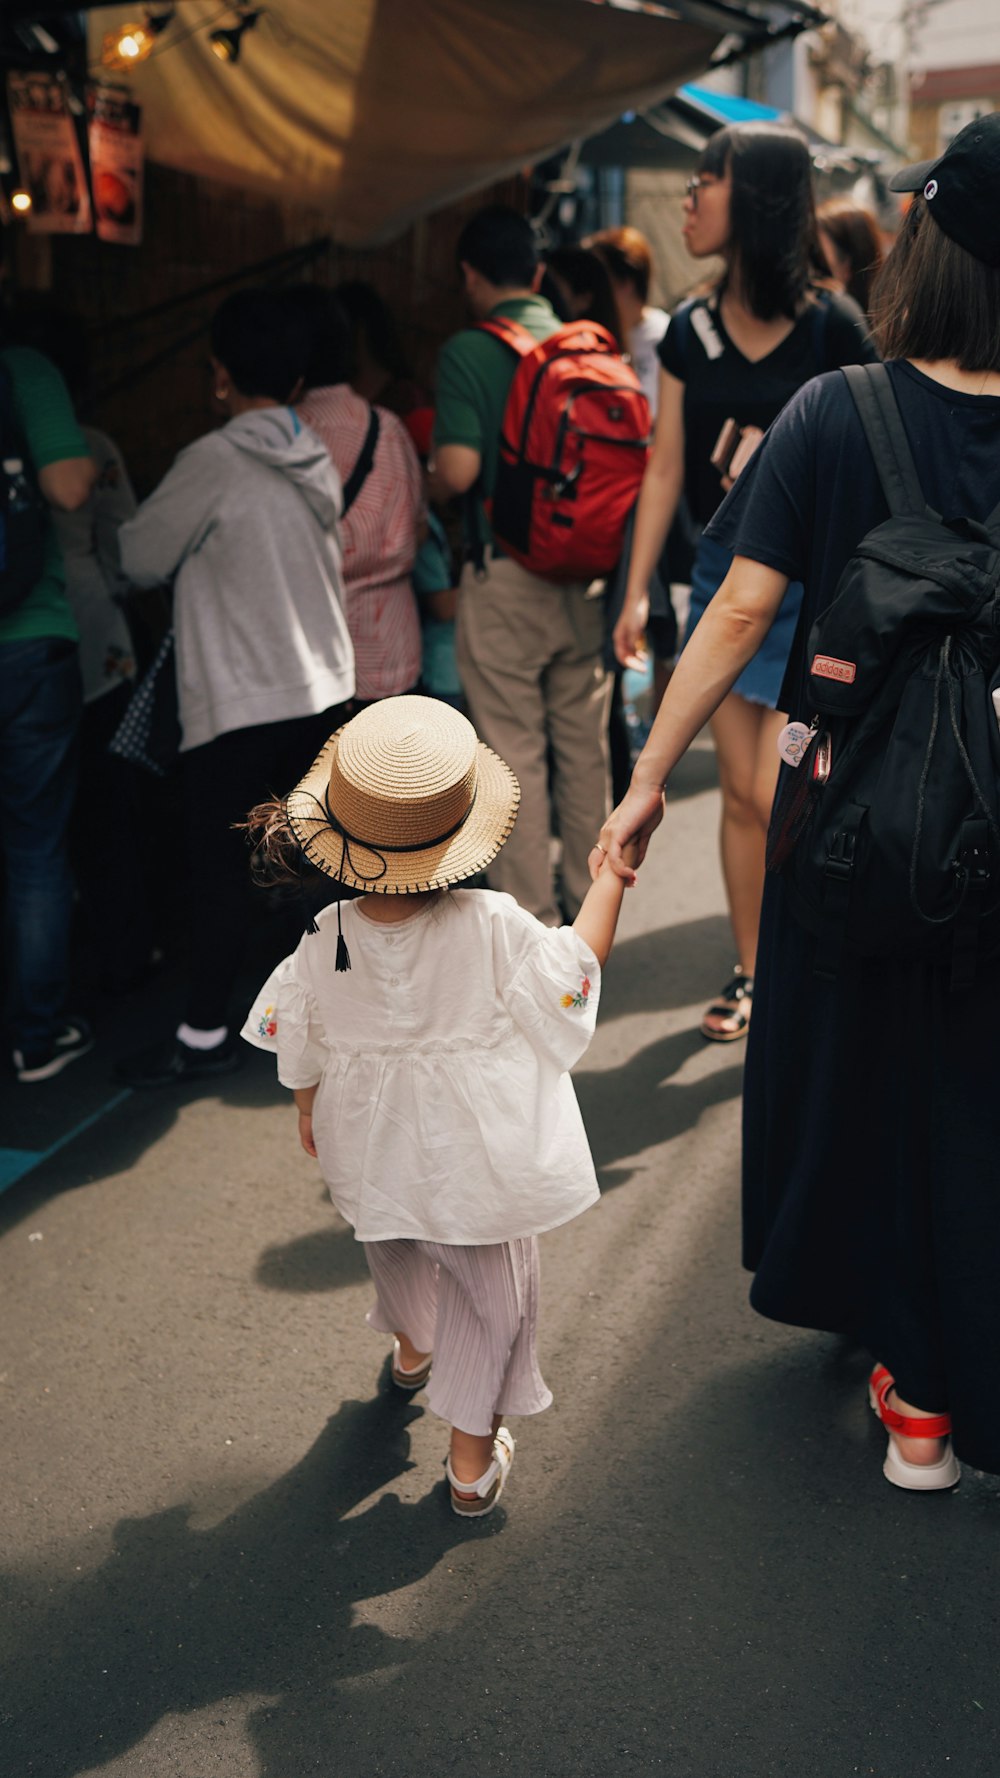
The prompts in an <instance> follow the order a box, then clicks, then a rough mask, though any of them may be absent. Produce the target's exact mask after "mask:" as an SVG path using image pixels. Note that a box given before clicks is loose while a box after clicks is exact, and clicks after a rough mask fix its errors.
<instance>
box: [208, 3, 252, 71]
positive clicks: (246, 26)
mask: <svg viewBox="0 0 1000 1778" xmlns="http://www.w3.org/2000/svg"><path fill="white" fill-rule="evenodd" d="M261 11H262V8H260V7H258V9H257V10H256V11H255V12H242V13H240V14H239V22H238V23H237V24H235V25H229V26H227V27H224V28H223V29H222V30H219V31H210V32H209V34H208V41H209V43H210V44H211V46H212V54H213V56H218V58H219V61H220V62H229V63H233V62H238V61H239V59H240V50H241V49H242V48H243V33H244V31H252V30H253V27H254V25H255V24H256V23H257V20H258V19H259V18H260V15H261Z"/></svg>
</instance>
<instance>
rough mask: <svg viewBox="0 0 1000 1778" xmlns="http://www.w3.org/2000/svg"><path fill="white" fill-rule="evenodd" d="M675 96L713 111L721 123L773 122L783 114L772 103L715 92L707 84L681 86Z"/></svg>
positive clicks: (704, 109) (702, 108) (705, 109)
mask: <svg viewBox="0 0 1000 1778" xmlns="http://www.w3.org/2000/svg"><path fill="white" fill-rule="evenodd" d="M677 97H678V98H679V99H688V100H690V102H691V104H692V105H698V106H700V108H701V110H702V111H711V112H713V113H714V114H715V116H716V117H717V118H719V120H720V121H721V122H722V123H775V122H776V121H777V119H778V118H779V117H784V115H785V113H784V112H783V111H776V110H775V109H774V106H773V105H758V104H757V102H756V100H755V99H741V98H739V97H738V96H737V95H736V94H735V93H716V92H713V91H712V89H711V88H710V87H707V86H682V87H681V88H680V90H679V91H678V94H677Z"/></svg>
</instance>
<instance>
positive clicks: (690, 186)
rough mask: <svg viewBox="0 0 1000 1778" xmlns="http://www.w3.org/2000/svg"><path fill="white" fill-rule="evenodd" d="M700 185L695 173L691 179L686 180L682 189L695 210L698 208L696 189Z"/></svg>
mask: <svg viewBox="0 0 1000 1778" xmlns="http://www.w3.org/2000/svg"><path fill="white" fill-rule="evenodd" d="M700 185H701V179H700V178H699V176H698V174H697V173H693V174H692V176H691V178H690V179H689V180H688V182H687V184H686V186H685V187H684V190H685V192H686V193H687V196H688V197H689V198H690V199H691V202H692V204H693V205H694V207H695V209H696V210H697V208H698V188H699V186H700Z"/></svg>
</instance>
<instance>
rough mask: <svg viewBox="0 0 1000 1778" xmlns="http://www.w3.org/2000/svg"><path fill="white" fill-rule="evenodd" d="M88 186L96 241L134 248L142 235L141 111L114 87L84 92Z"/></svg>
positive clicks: (101, 87) (99, 87) (96, 88)
mask: <svg viewBox="0 0 1000 1778" xmlns="http://www.w3.org/2000/svg"><path fill="white" fill-rule="evenodd" d="M87 116H88V135H87V139H88V144H89V148H90V186H91V190H92V192H93V195H94V218H95V227H96V229H97V233H98V234H99V236H100V238H101V240H102V241H118V242H119V243H121V244H123V245H124V246H128V247H136V246H138V244H139V242H140V241H141V240H142V200H143V184H142V171H143V158H142V113H141V111H140V109H139V106H138V105H133V103H132V101H131V99H130V98H129V96H128V94H127V93H126V92H123V91H122V89H121V88H120V87H110V86H95V87H91V89H90V91H89V92H88V94H87Z"/></svg>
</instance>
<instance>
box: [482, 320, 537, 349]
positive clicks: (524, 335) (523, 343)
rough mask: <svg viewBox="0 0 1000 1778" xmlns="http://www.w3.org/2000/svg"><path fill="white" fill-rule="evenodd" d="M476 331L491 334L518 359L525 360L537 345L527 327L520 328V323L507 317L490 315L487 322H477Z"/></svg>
mask: <svg viewBox="0 0 1000 1778" xmlns="http://www.w3.org/2000/svg"><path fill="white" fill-rule="evenodd" d="M476 330H477V332H479V333H491V334H492V335H493V338H494V339H495V340H499V341H500V344H501V345H502V346H507V347H508V348H509V350H510V351H511V352H516V354H517V356H518V358H527V356H528V353H529V352H533V351H534V350H535V347H536V346H537V345H538V344H539V341H538V340H536V338H535V336H534V334H533V333H531V332H530V331H529V329H528V328H527V327H522V326H521V323H520V321H512V320H511V319H510V317H509V316H508V315H491V316H490V318H489V320H488V321H477V322H476Z"/></svg>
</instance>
